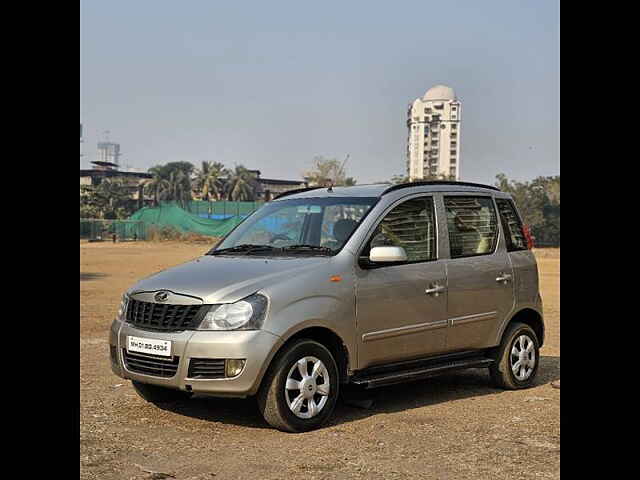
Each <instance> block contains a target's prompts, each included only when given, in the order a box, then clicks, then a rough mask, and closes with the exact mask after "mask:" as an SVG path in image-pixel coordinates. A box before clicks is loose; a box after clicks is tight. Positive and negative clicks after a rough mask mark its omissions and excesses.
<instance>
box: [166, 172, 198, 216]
mask: <svg viewBox="0 0 640 480" xmlns="http://www.w3.org/2000/svg"><path fill="white" fill-rule="evenodd" d="M168 182H169V198H168V200H172V201H174V202H177V203H178V205H180V206H181V207H182V208H186V207H187V205H188V203H189V202H190V201H191V200H193V197H192V196H191V179H190V178H189V175H187V174H186V173H185V172H183V171H182V170H174V171H172V172H171V173H170V174H169V178H168Z"/></svg>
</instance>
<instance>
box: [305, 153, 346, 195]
mask: <svg viewBox="0 0 640 480" xmlns="http://www.w3.org/2000/svg"><path fill="white" fill-rule="evenodd" d="M312 163H313V167H312V168H311V170H308V171H307V172H305V173H304V177H305V179H306V180H307V182H309V186H312V187H314V186H321V187H324V186H327V185H329V184H332V185H335V186H347V187H348V186H353V185H355V184H356V180H355V179H354V178H353V177H347V176H346V171H345V167H344V164H345V162H344V161H343V162H340V161H338V160H337V159H335V158H325V157H323V156H321V155H319V156H315V157H313V160H312Z"/></svg>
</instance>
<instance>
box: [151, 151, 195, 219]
mask: <svg viewBox="0 0 640 480" xmlns="http://www.w3.org/2000/svg"><path fill="white" fill-rule="evenodd" d="M171 165H177V163H176V162H174V164H167V165H164V166H163V165H158V166H156V167H152V168H150V169H149V173H151V174H153V178H152V179H151V181H150V182H149V183H148V184H147V186H146V189H147V192H148V193H151V194H152V195H153V199H154V203H155V205H158V203H160V202H162V201H165V202H171V201H173V202H177V203H178V204H179V205H180V206H181V207H183V208H185V207H186V206H187V204H188V202H190V201H191V200H192V196H191V178H190V175H189V173H188V171H186V170H185V169H182V168H177V167H176V168H167V167H168V166H169V167H170V166H171Z"/></svg>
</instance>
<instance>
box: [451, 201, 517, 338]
mask: <svg viewBox="0 0 640 480" xmlns="http://www.w3.org/2000/svg"><path fill="white" fill-rule="evenodd" d="M444 207H445V211H446V215H447V229H448V236H449V250H450V256H451V259H450V260H448V261H447V265H446V268H447V280H448V285H447V287H448V290H447V293H448V297H447V310H448V316H449V329H448V333H447V350H448V351H456V350H472V349H479V348H486V347H491V346H493V343H495V338H496V332H497V330H498V329H499V327H500V325H501V324H502V321H503V320H504V319H505V318H506V317H507V315H509V313H510V312H511V309H512V308H513V304H514V296H513V271H512V268H511V263H510V261H509V257H508V254H507V250H506V248H505V245H504V240H503V239H501V237H500V235H499V234H500V228H499V223H498V217H497V214H496V210H495V207H494V203H493V199H492V198H491V197H490V196H472V195H464V196H445V197H444Z"/></svg>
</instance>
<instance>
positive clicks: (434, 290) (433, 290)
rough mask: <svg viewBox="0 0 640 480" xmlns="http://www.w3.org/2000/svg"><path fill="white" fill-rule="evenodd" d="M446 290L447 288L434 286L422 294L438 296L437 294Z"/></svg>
mask: <svg viewBox="0 0 640 480" xmlns="http://www.w3.org/2000/svg"><path fill="white" fill-rule="evenodd" d="M446 289H447V287H444V286H442V285H434V286H433V287H431V288H427V289H426V290H425V291H424V293H426V294H427V295H438V294H439V293H442V292H444V291H445V290H446Z"/></svg>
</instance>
